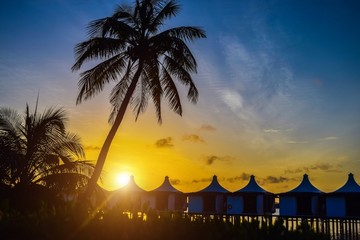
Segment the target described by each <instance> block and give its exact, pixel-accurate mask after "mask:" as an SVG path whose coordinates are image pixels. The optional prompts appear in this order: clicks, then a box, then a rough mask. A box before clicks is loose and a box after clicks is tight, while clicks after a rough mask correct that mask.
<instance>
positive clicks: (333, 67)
mask: <svg viewBox="0 0 360 240" xmlns="http://www.w3.org/2000/svg"><path fill="white" fill-rule="evenodd" d="M123 2H133V1H130V0H124V1H117V0H107V1H102V0H101V1H100V0H94V1H73V0H61V1H48V0H37V1H32V0H23V1H21V4H19V1H5V2H4V3H2V5H1V8H0V28H1V29H2V33H3V34H2V35H1V38H0V107H11V108H14V109H16V110H18V111H19V112H23V111H24V109H25V105H26V103H29V105H30V107H34V106H35V102H36V97H37V95H38V94H39V104H40V106H39V111H41V110H42V109H44V108H46V107H50V106H58V107H63V108H64V109H65V111H66V112H67V113H68V115H69V128H70V130H71V131H72V132H74V133H77V134H78V135H79V136H80V137H81V138H82V142H83V144H84V146H85V148H86V155H87V159H89V160H95V159H96V158H97V154H98V152H99V148H100V147H101V145H102V143H103V141H104V139H105V136H106V134H107V132H108V131H109V129H110V126H109V124H108V123H107V118H108V116H109V113H110V104H109V102H108V96H109V89H110V88H111V86H109V87H108V88H107V90H105V91H104V92H103V93H101V94H99V95H98V96H96V97H95V98H94V99H91V100H89V101H87V102H84V103H82V104H80V105H76V104H75V102H76V97H77V94H78V89H77V82H78V79H79V72H76V73H73V72H71V66H72V65H73V64H74V62H75V59H74V46H75V44H77V43H79V42H81V41H84V40H86V37H87V36H86V26H87V24H88V23H89V22H90V21H92V20H95V19H98V18H103V17H106V16H108V15H110V14H112V12H113V10H114V7H115V6H116V4H118V3H123ZM180 4H181V5H182V11H180V13H179V14H178V16H177V17H176V18H175V19H174V20H173V21H172V22H170V24H171V25H176V26H180V25H195V26H201V27H203V28H204V29H205V30H206V32H207V39H201V40H199V41H196V42H195V43H193V44H189V45H190V48H191V50H192V51H193V53H194V55H195V57H196V59H197V62H198V73H197V74H196V75H194V76H193V78H194V81H195V83H196V85H197V87H198V89H199V93H200V96H199V102H198V104H197V105H191V104H189V103H187V99H186V98H183V109H184V112H183V117H179V116H177V115H175V114H174V113H171V112H169V111H168V109H167V107H166V103H164V104H163V106H164V109H163V125H161V126H159V125H158V124H157V121H156V117H155V114H154V111H153V108H152V107H151V105H149V107H148V109H147V111H146V113H145V114H143V115H140V117H139V120H138V122H136V123H135V122H134V119H135V118H134V115H133V114H132V111H131V109H128V112H127V114H126V117H125V119H124V121H123V123H122V125H121V126H120V128H119V131H118V133H117V136H116V139H115V140H114V142H113V145H112V147H111V149H110V153H109V155H108V159H107V161H106V165H105V169H104V170H105V173H104V174H103V186H104V187H106V188H107V189H114V188H116V187H118V186H117V185H116V181H115V178H116V175H117V174H118V173H121V172H127V173H129V174H132V175H134V176H135V181H136V182H137V183H138V184H139V186H140V187H143V188H144V189H146V190H151V189H153V188H156V187H158V186H159V185H160V184H161V183H162V181H163V179H164V177H165V176H166V175H168V176H169V177H170V180H172V182H173V183H174V186H175V187H176V188H178V189H180V190H182V191H185V192H188V191H196V190H199V189H201V188H203V187H206V186H207V185H208V184H209V183H210V179H211V177H212V176H213V175H214V174H216V175H217V176H218V179H219V182H220V183H221V184H222V185H223V186H224V187H226V188H227V189H228V190H231V191H235V190H238V189H240V188H241V187H243V186H244V185H245V184H246V183H247V182H248V180H249V175H251V174H254V175H255V176H256V179H257V181H258V182H259V183H260V185H261V186H262V187H264V188H265V189H266V190H268V191H272V192H283V191H288V190H291V189H292V188H294V187H296V186H297V185H298V184H299V183H300V180H301V178H302V175H303V174H304V173H307V174H308V175H309V178H310V180H311V181H312V182H313V184H314V185H315V186H316V187H318V188H319V189H320V190H323V191H333V190H336V189H337V188H339V187H340V186H341V185H342V184H344V183H345V181H346V179H347V175H348V173H349V172H353V173H354V176H355V179H358V182H359V181H360V145H359V143H360V94H359V92H360V79H359V78H360V68H359V66H360V48H359V42H360V28H359V27H358V23H359V22H360V15H359V14H358V12H359V9H360V4H359V3H358V2H357V1H351V2H347V3H346V4H345V3H344V4H342V3H340V2H339V1H334V2H329V3H327V4H326V5H324V4H322V3H320V2H318V1H275V2H274V1H261V0H244V1H237V0H236V1H235V0H234V1H230V0H229V1H205V0H197V1H193V0H182V1H180ZM204 5H206V9H204V8H203V6H204ZM19 16H21V17H19ZM84 70H85V69H84ZM182 91H183V90H181V92H182Z"/></svg>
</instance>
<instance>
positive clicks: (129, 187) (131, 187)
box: [118, 175, 146, 192]
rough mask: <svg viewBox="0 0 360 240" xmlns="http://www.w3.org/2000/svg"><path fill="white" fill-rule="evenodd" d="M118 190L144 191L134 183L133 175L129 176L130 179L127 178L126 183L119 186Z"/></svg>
mask: <svg viewBox="0 0 360 240" xmlns="http://www.w3.org/2000/svg"><path fill="white" fill-rule="evenodd" d="M118 191H129V192H146V191H145V190H144V189H142V188H141V187H139V186H138V185H137V184H136V182H135V180H134V176H133V175H131V176H130V180H129V182H128V184H126V185H125V186H124V187H122V188H120V189H119V190H118Z"/></svg>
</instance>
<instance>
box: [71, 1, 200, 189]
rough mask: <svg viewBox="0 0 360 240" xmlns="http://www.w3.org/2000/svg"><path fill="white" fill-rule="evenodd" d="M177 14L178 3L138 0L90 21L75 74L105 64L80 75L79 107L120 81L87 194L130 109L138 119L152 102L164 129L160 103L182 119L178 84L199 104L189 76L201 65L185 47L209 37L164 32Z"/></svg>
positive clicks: (183, 30) (187, 29)
mask: <svg viewBox="0 0 360 240" xmlns="http://www.w3.org/2000/svg"><path fill="white" fill-rule="evenodd" d="M179 10H180V6H179V4H178V3H177V2H176V1H171V0H170V1H164V0H142V1H139V0H137V1H136V2H135V4H134V6H126V5H123V6H118V7H117V8H116V10H115V12H114V14H113V15H112V16H110V17H106V18H102V19H98V20H95V21H92V22H90V24H89V26H88V30H89V32H88V33H89V40H87V41H84V42H81V43H79V44H77V45H76V47H75V54H76V62H75V64H74V65H73V67H72V70H73V71H76V70H79V69H80V68H81V67H82V66H83V65H84V63H85V62H87V61H89V60H103V61H102V62H100V63H98V64H97V65H96V66H95V67H93V68H91V69H88V70H86V71H84V72H82V73H81V75H80V80H79V90H80V92H79V95H78V98H77V103H78V104H79V103H81V102H82V101H83V100H87V99H89V98H91V97H93V96H95V95H96V94H97V93H99V92H100V91H102V90H103V88H104V86H105V84H107V83H109V82H116V85H115V87H114V88H113V89H112V92H111V94H110V102H111V104H112V106H113V110H112V113H111V114H110V118H109V121H110V122H112V127H111V129H110V131H109V133H108V135H107V137H106V139H105V141H104V144H103V146H102V148H101V150H100V153H99V156H98V159H97V163H96V165H95V169H94V173H93V175H92V177H91V179H90V182H89V186H88V188H87V189H88V191H87V194H88V195H90V194H91V193H92V191H93V190H94V188H95V186H96V183H97V181H98V179H99V176H100V173H101V171H102V168H103V166H104V163H105V160H106V156H107V153H108V151H109V148H110V146H111V142H112V140H113V138H114V136H115V134H116V132H117V129H118V127H119V126H120V124H121V122H122V119H123V117H124V114H125V111H126V109H127V107H128V105H129V104H131V105H132V106H133V107H134V113H135V115H136V119H137V118H138V116H139V114H140V113H142V112H144V111H145V109H146V107H147V103H148V100H149V98H150V99H151V100H152V101H153V103H154V106H155V110H156V114H157V118H158V122H159V124H161V121H162V119H161V101H162V98H163V97H165V99H167V100H168V103H169V106H170V108H171V109H172V110H173V111H175V112H176V113H178V114H179V115H181V114H182V106H181V101H180V95H179V92H178V90H177V87H176V84H175V81H174V80H178V81H179V82H180V83H181V84H183V85H185V86H186V87H187V88H188V92H187V97H188V99H189V100H190V101H191V102H193V103H196V102H197V99H198V90H197V88H196V86H195V84H194V82H193V79H192V76H191V75H190V74H191V73H194V72H196V68H197V63H196V60H195V58H194V56H193V55H192V53H191V51H190V49H189V48H188V46H187V45H186V42H191V41H193V40H195V39H198V38H205V37H206V35H205V32H204V31H203V30H202V29H201V28H198V27H191V26H182V27H175V28H170V29H167V30H164V31H160V30H161V28H162V26H163V24H164V21H165V20H167V19H169V18H171V17H173V16H175V15H176V14H177V13H178V12H179Z"/></svg>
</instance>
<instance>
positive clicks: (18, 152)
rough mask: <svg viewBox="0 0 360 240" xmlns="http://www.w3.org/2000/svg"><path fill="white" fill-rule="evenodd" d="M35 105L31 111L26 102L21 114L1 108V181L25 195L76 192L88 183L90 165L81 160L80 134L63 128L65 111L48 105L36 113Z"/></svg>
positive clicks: (3, 185) (5, 185) (82, 155)
mask: <svg viewBox="0 0 360 240" xmlns="http://www.w3.org/2000/svg"><path fill="white" fill-rule="evenodd" d="M36 109H37V108H36ZM36 109H35V111H34V113H30V110H29V106H28V105H27V106H26V111H25V114H24V116H21V115H20V114H18V112H16V111H15V110H12V109H9V108H0V184H1V185H2V187H3V188H5V189H9V190H12V191H10V192H12V193H14V194H15V193H16V195H18V194H20V195H24V194H25V196H23V197H26V198H27V197H30V196H31V195H34V194H35V193H39V194H43V193H44V194H45V193H46V194H49V193H50V192H52V193H53V194H58V195H59V194H75V193H77V192H78V191H80V190H81V189H82V188H83V187H84V186H85V185H86V184H87V182H88V180H89V176H91V174H92V172H93V166H92V164H90V163H89V162H88V161H84V160H80V159H83V158H84V157H85V156H84V151H83V148H82V146H81V144H80V139H79V137H77V136H76V135H75V134H72V133H68V132H67V131H66V129H65V123H66V121H67V118H66V114H65V112H64V111H63V110H62V109H61V108H60V109H56V108H49V109H47V110H45V111H44V113H43V114H38V113H37V110H36ZM28 193H29V194H30V195H29V196H26V194H28ZM16 197H19V196H16ZM25 200H26V199H25Z"/></svg>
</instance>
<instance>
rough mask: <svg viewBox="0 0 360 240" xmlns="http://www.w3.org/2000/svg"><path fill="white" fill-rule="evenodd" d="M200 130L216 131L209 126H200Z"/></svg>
mask: <svg viewBox="0 0 360 240" xmlns="http://www.w3.org/2000/svg"><path fill="white" fill-rule="evenodd" d="M200 130H205V131H216V128H215V127H214V126H212V125H210V124H203V125H201V127H200Z"/></svg>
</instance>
